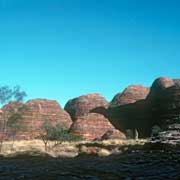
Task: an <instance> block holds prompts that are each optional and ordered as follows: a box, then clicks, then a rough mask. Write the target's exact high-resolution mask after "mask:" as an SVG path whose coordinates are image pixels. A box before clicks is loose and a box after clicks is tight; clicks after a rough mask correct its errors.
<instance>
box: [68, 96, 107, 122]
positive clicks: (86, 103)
mask: <svg viewBox="0 0 180 180" xmlns="http://www.w3.org/2000/svg"><path fill="white" fill-rule="evenodd" d="M108 106H109V103H108V102H107V100H106V99H105V98H104V97H103V96H101V95H100V94H88V95H84V96H80V97H78V98H75V99H72V100H69V101H68V102H67V104H66V105H65V110H66V111H67V112H68V113H69V114H70V115H71V118H72V120H73V121H75V120H76V119H78V118H79V117H81V116H84V115H87V114H88V113H89V112H94V113H100V114H105V113H106V109H107V108H108Z"/></svg>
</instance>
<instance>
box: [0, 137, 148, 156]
mask: <svg viewBox="0 0 180 180" xmlns="http://www.w3.org/2000/svg"><path fill="white" fill-rule="evenodd" d="M146 142H147V140H138V141H135V140H105V141H96V142H93V141H76V142H68V141H66V142H62V143H61V144H57V145H56V146H54V141H49V145H50V146H51V149H47V150H45V148H44V143H43V141H42V140H40V139H39V140H38V139H37V140H29V141H27V140H21V141H17V140H15V142H14V149H13V150H12V148H11V147H12V142H11V141H5V142H4V145H3V149H2V152H1V153H0V155H2V156H3V157H16V156H20V155H29V156H39V157H42V156H43V157H44V154H47V155H49V156H51V157H54V158H57V157H67V158H68V157H69V158H73V157H76V156H83V155H85V156H86V155H93V156H101V157H102V156H109V155H113V154H122V153H124V152H127V151H130V150H138V149H142V148H143V146H144V144H145V143H146Z"/></svg>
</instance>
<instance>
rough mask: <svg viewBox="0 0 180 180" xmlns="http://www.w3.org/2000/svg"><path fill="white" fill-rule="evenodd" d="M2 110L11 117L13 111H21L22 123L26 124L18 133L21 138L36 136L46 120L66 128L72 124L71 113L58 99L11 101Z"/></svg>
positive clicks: (8, 130)
mask: <svg viewBox="0 0 180 180" xmlns="http://www.w3.org/2000/svg"><path fill="white" fill-rule="evenodd" d="M2 110H3V114H4V115H5V116H6V117H9V116H10V114H11V113H12V112H13V113H16V112H20V111H21V114H22V125H23V126H24V130H22V132H20V133H19V135H18V137H19V138H21V139H33V138H36V137H37V136H38V135H39V132H40V129H41V126H42V124H43V123H44V121H45V120H47V121H49V122H50V123H51V124H52V125H56V124H60V125H61V126H62V127H66V128H69V127H70V126H71V124H72V121H71V118H70V115H69V114H68V113H67V112H66V111H64V110H63V109H62V108H61V107H60V105H59V104H58V103H57V102H56V101H52V100H45V99H36V100H30V101H28V102H27V103H25V104H22V103H10V104H8V105H7V106H5V107H4V108H3V109H2ZM6 119H7V118H6ZM1 122H2V121H1ZM7 132H8V134H10V133H11V130H10V129H7Z"/></svg>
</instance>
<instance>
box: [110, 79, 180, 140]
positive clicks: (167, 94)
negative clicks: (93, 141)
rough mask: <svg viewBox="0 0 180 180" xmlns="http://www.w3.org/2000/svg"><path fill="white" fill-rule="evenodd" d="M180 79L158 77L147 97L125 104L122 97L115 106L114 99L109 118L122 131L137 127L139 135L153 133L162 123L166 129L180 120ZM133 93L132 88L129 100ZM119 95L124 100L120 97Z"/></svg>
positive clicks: (145, 135) (162, 126) (144, 135)
mask: <svg viewBox="0 0 180 180" xmlns="http://www.w3.org/2000/svg"><path fill="white" fill-rule="evenodd" d="M179 82H180V81H179V80H178V79H176V80H172V79H169V78H158V79H157V80H155V81H154V83H153V84H152V87H151V89H150V92H149V94H148V95H147V96H146V97H145V96H144V97H145V98H144V99H140V100H137V101H135V102H134V103H131V104H124V105H123V103H121V101H119V102H120V103H119V105H116V106H114V100H113V101H112V105H110V107H109V109H108V117H109V119H110V121H111V122H112V124H113V125H114V126H115V127H116V128H118V129H120V130H121V131H123V130H125V129H138V130H139V135H140V137H147V136H150V134H151V133H150V132H151V128H152V126H154V125H159V126H160V127H161V128H163V129H164V128H166V126H168V125H170V124H173V123H178V122H179V121H180V86H179V84H180V83H179ZM135 92H136V90H135ZM132 94H133V92H132V93H130V94H127V96H126V98H127V100H129V99H131V97H132ZM134 94H136V93H134ZM128 96H129V97H128ZM120 97H121V95H120ZM115 98H116V97H115ZM117 99H118V98H117ZM119 99H120V100H121V98H119ZM116 102H117V101H116ZM122 102H124V101H122ZM127 102H131V101H127ZM132 102H133V101H132ZM116 104H118V103H116Z"/></svg>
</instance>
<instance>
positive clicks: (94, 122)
mask: <svg viewBox="0 0 180 180" xmlns="http://www.w3.org/2000/svg"><path fill="white" fill-rule="evenodd" d="M70 130H71V132H72V133H75V134H77V135H81V136H82V137H83V138H84V139H86V140H95V139H101V137H102V136H103V135H104V134H105V133H107V132H109V131H112V132H114V135H115V134H116V136H109V137H108V138H109V139H111V138H124V137H125V136H124V134H123V133H121V132H119V131H118V130H116V129H115V128H114V127H113V126H112V124H111V123H110V122H109V120H108V119H107V118H105V117H104V116H103V115H102V114H97V113H88V114H86V115H84V116H81V117H79V118H78V119H77V120H76V121H75V122H74V123H73V125H72V126H71V128H70ZM117 131H118V132H119V134H118V133H117Z"/></svg>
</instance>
